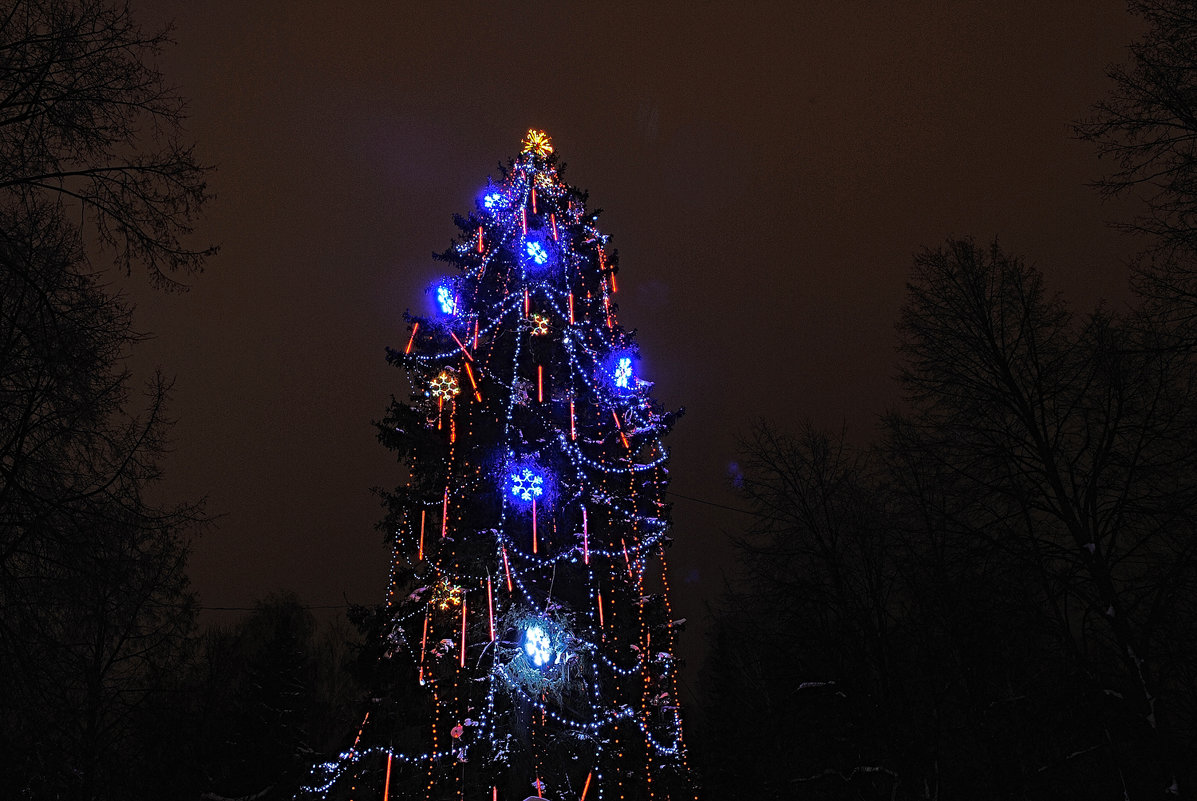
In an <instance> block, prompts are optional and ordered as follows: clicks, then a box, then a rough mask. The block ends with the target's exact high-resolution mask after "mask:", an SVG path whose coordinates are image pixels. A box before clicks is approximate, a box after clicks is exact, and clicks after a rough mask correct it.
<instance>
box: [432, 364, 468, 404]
mask: <svg viewBox="0 0 1197 801" xmlns="http://www.w3.org/2000/svg"><path fill="white" fill-rule="evenodd" d="M428 391H429V393H431V395H432V397H434V398H441V397H444V398H452V397H453V396H455V395H458V394H460V393H461V385H460V384H459V383H458V381H457V376H456V375H454V374H453V373H452V372H450V371H449V370H441V371H440V372H439V373H438V374H437V376H436V378H434V379H432V382H431V384H429V387H428Z"/></svg>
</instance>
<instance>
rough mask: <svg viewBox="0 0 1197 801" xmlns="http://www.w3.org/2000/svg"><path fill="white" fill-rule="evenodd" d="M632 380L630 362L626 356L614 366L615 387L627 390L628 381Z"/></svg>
mask: <svg viewBox="0 0 1197 801" xmlns="http://www.w3.org/2000/svg"><path fill="white" fill-rule="evenodd" d="M631 379H632V360H631V359H629V358H628V357H627V356H623V357H621V358H620V360H619V362H618V363H617V364H616V365H615V386H617V387H619V388H621V389H627V388H628V381H630V380H631Z"/></svg>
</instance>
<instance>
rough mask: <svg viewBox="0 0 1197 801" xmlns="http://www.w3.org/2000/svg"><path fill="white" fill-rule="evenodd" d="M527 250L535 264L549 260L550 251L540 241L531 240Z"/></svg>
mask: <svg viewBox="0 0 1197 801" xmlns="http://www.w3.org/2000/svg"><path fill="white" fill-rule="evenodd" d="M525 250H526V251H527V253H528V258H529V259H531V260H532V263H533V264H536V265H541V264H544V263H545V262H547V261H548V260H549V254H548V251H546V250H545V249H544V245H542V244H540V243H539V242H529V243H528V244H527V247H526V248H525Z"/></svg>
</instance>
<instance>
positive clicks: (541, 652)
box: [524, 626, 553, 667]
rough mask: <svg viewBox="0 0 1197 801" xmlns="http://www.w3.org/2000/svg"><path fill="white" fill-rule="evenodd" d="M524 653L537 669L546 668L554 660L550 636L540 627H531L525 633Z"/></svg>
mask: <svg viewBox="0 0 1197 801" xmlns="http://www.w3.org/2000/svg"><path fill="white" fill-rule="evenodd" d="M524 653H526V654H527V655H528V658H529V659H531V660H532V664H533V665H535V666H536V667H544V666H545V665H547V664H548V663H549V660H550V659H552V658H553V649H552V643H551V642H550V641H549V635H548V634H546V633H545V630H544V629H542V628H541V627H540V626H529V627H528V630H527V631H525V632H524Z"/></svg>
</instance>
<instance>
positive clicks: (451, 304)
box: [436, 285, 457, 314]
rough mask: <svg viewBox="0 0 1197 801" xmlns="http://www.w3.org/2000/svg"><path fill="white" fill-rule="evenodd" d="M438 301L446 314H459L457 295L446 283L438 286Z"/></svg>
mask: <svg viewBox="0 0 1197 801" xmlns="http://www.w3.org/2000/svg"><path fill="white" fill-rule="evenodd" d="M436 303H437V305H438V306H440V307H441V311H442V312H444V313H445V314H457V296H456V295H454V294H453V290H452V289H451V288H449V287H447V286H444V285H442V286H438V287H437V288H436Z"/></svg>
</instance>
